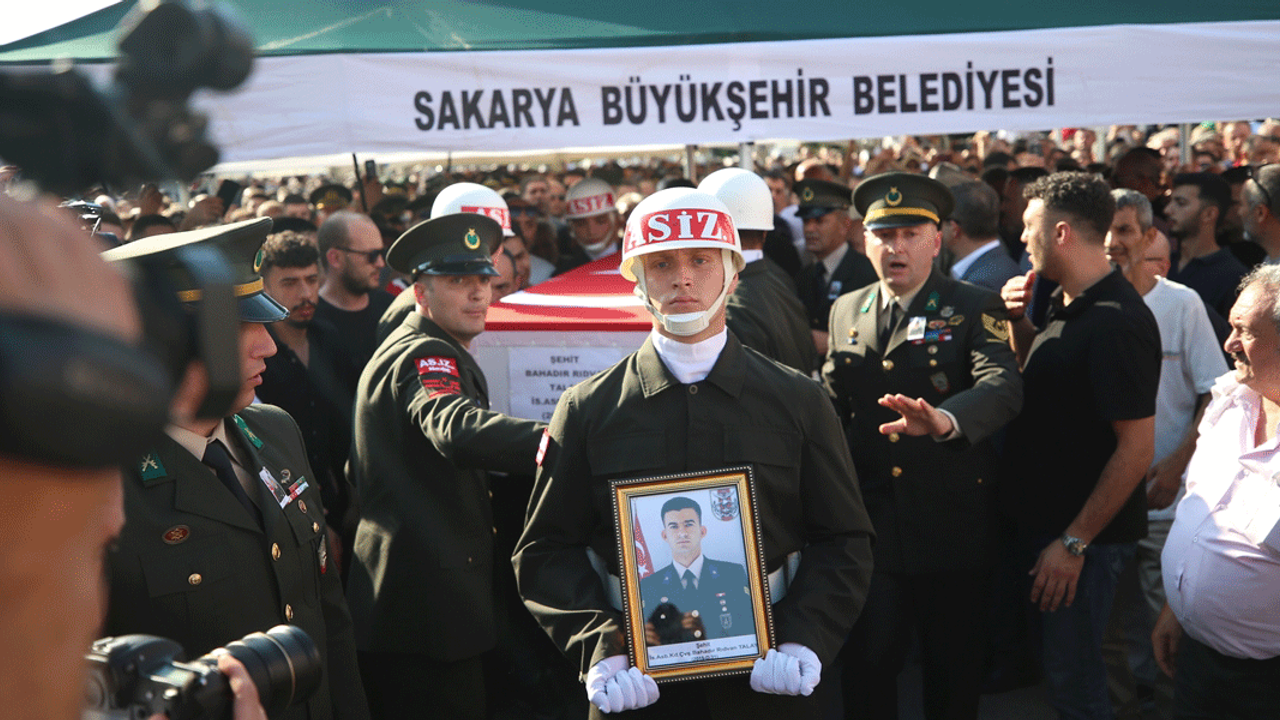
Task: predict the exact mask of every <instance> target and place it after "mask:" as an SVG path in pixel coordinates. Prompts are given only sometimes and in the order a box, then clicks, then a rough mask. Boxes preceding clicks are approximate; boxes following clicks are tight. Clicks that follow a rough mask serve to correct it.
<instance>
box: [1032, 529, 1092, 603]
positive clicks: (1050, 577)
mask: <svg viewBox="0 0 1280 720" xmlns="http://www.w3.org/2000/svg"><path fill="white" fill-rule="evenodd" d="M1083 568H1084V557H1076V556H1075V555H1072V554H1071V553H1069V552H1067V548H1066V546H1064V545H1063V544H1062V542H1061V541H1059V540H1054V541H1052V542H1050V543H1049V546H1048V547H1046V548H1045V549H1044V550H1041V551H1040V557H1039V558H1037V559H1036V564H1035V567H1033V568H1031V572H1030V573H1028V574H1029V575H1032V576H1034V577H1035V581H1034V582H1033V583H1032V586H1031V602H1032V603H1033V604H1034V603H1039V604H1040V612H1045V611H1049V612H1052V611H1054V610H1057V609H1058V608H1059V607H1060V606H1064V607H1071V602H1072V601H1073V600H1075V598H1076V584H1077V583H1078V582H1079V580H1080V570H1081V569H1083Z"/></svg>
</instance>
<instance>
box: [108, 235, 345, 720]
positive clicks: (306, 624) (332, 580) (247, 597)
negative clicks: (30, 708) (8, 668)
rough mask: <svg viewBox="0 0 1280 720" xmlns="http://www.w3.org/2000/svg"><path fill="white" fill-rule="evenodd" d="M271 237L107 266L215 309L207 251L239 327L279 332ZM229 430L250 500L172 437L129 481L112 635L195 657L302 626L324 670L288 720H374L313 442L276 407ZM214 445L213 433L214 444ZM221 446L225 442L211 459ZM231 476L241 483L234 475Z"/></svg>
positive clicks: (208, 240)
mask: <svg viewBox="0 0 1280 720" xmlns="http://www.w3.org/2000/svg"><path fill="white" fill-rule="evenodd" d="M270 228H271V220H269V219H267V218H261V219H257V220H248V221H245V222H240V223H232V224H229V225H222V226H218V227H212V228H204V229H201V230H194V231H191V232H183V233H171V234H168V235H157V236H154V237H150V238H146V239H143V240H139V241H136V242H133V243H129V244H128V245H125V246H122V247H119V248H115V249H113V250H109V251H107V252H106V253H104V254H103V255H104V257H106V258H107V259H109V260H123V259H134V258H141V259H146V260H147V261H151V262H155V263H157V265H158V266H160V267H162V268H164V270H165V271H166V272H167V274H168V277H169V279H170V280H171V281H172V283H173V285H174V289H175V290H176V292H177V296H178V298H179V299H180V300H182V301H183V302H186V303H205V302H206V298H204V295H203V294H204V292H205V289H204V288H202V287H201V284H200V282H199V281H198V280H197V279H196V278H195V277H194V276H193V275H192V273H191V270H190V268H189V267H188V266H187V265H186V264H184V263H183V262H181V261H180V260H179V255H182V254H185V253H186V252H187V250H189V249H195V248H194V247H193V246H196V245H200V246H202V247H200V248H199V250H202V251H208V250H207V249H208V248H214V249H217V250H220V251H221V255H222V256H223V257H224V258H225V261H226V263H227V269H228V270H229V271H230V275H231V283H230V284H231V290H232V295H234V297H235V298H236V300H235V305H234V306H232V308H231V309H232V311H234V312H237V313H238V315H239V320H240V322H241V323H269V322H275V321H278V320H282V319H284V318H285V317H286V316H287V315H288V311H287V310H285V308H284V307H282V306H281V305H280V304H279V303H277V302H276V301H275V300H273V299H271V297H270V296H268V295H266V294H265V293H264V292H263V289H262V277H261V276H260V275H259V274H258V270H259V267H260V266H261V263H262V253H261V250H260V248H261V247H262V243H263V241H264V240H265V239H266V236H267V232H269V230H270ZM215 254H217V253H215ZM201 262H206V263H207V262H208V259H207V258H206V259H204V260H201ZM204 309H205V310H208V309H209V307H208V306H205V307H204ZM241 332H243V330H242V331H241ZM227 350H228V351H229V352H234V350H232V349H227ZM244 371H245V368H241V369H240V373H243V372H244ZM240 373H236V375H235V376H236V377H240ZM240 391H241V392H242V393H243V391H244V387H243V386H242V387H241V388H240ZM220 422H222V423H223V430H224V431H225V436H226V438H227V440H228V441H229V443H230V444H231V445H232V446H234V447H231V448H224V450H223V452H224V454H223V461H224V462H226V461H227V460H228V458H227V456H226V454H225V453H226V451H230V455H231V456H232V457H233V458H236V457H238V458H239V464H240V465H241V466H242V468H243V470H245V471H246V472H247V474H248V475H249V476H250V478H251V479H250V481H249V486H248V487H247V488H246V487H244V486H241V485H237V484H236V483H237V480H239V479H238V478H227V480H226V481H225V484H224V481H223V480H220V479H219V476H218V475H217V474H215V472H214V470H213V469H212V467H211V466H210V465H206V464H205V463H204V462H202V461H201V458H197V457H196V456H195V455H193V454H192V451H191V450H188V449H187V448H186V447H185V446H184V445H181V444H179V443H178V442H177V441H176V440H175V439H174V437H173V436H172V435H167V436H166V437H164V438H162V439H161V441H160V442H159V444H158V445H157V446H156V447H155V448H154V449H153V450H152V452H150V453H149V454H147V455H146V456H145V457H143V458H142V459H141V460H140V461H139V462H138V464H137V465H136V466H134V467H133V468H130V469H128V471H127V472H126V473H125V480H124V512H125V518H126V519H125V524H124V528H123V529H122V530H121V534H120V538H119V540H118V542H117V543H116V545H115V547H114V548H113V549H112V551H111V552H110V553H109V555H108V560H107V573H108V578H107V579H108V583H109V586H110V595H109V608H108V612H107V619H106V625H105V628H106V632H107V633H109V634H113V635H118V634H128V633H146V634H151V635H159V636H162V637H167V638H171V639H173V640H175V641H177V642H178V643H179V644H181V645H182V646H183V648H184V649H185V650H186V653H187V656H188V657H196V656H198V655H201V654H203V653H206V652H208V651H209V650H212V649H213V648H215V647H219V646H222V645H226V644H227V643H229V642H232V641H235V640H239V639H240V638H242V637H243V636H245V635H247V634H249V633H251V632H255V631H264V630H268V629H270V628H271V627H273V626H275V625H279V624H281V623H291V624H293V625H296V626H298V627H299V628H301V629H303V630H305V631H306V632H307V634H308V635H310V636H311V639H312V640H313V641H314V642H315V645H316V648H317V649H318V650H319V651H320V657H321V659H322V660H323V661H324V668H323V675H322V678H321V685H320V688H319V690H318V691H317V692H316V694H315V695H313V696H312V697H311V698H310V699H309V700H308V701H307V702H306V703H304V704H301V705H298V706H295V707H294V708H292V709H290V710H289V711H288V712H286V713H285V714H284V715H282V716H281V717H285V718H291V719H292V718H297V719H299V720H303V719H310V720H323V719H327V718H343V719H344V720H345V719H346V718H357V719H358V718H367V717H368V716H369V711H368V708H367V706H366V705H365V697H364V690H363V688H362V686H361V682H360V675H359V672H358V670H357V667H356V658H355V647H354V641H353V637H352V628H351V617H350V615H349V614H348V613H347V607H346V602H345V600H344V599H343V595H342V585H341V582H340V580H339V579H338V572H337V568H336V567H334V566H333V565H332V564H331V563H330V562H329V557H328V553H329V547H328V537H327V534H326V528H325V521H324V506H323V504H322V502H321V499H320V482H319V480H318V478H317V477H316V475H315V473H314V472H313V469H312V468H311V467H310V466H309V464H308V462H307V454H306V449H305V446H304V444H303V440H302V434H301V433H300V432H299V430H298V426H297V424H296V423H294V421H293V419H292V418H290V417H289V415H288V414H286V413H285V412H284V411H283V410H281V409H280V408H277V407H274V406H270V405H250V406H248V407H245V408H244V409H243V410H241V411H240V413H239V414H237V415H234V416H232V417H231V418H227V419H224V420H222V421H220ZM171 433H174V434H176V431H171ZM216 436H217V433H216V428H215V432H214V433H213V434H212V435H210V436H209V437H216ZM192 437H194V438H198V439H199V440H205V438H203V437H201V436H200V435H199V434H197V433H192ZM211 445H217V446H218V447H221V442H220V441H215V442H213V443H208V444H206V447H209V446H211ZM205 452H206V453H207V452H209V451H208V450H206V451H205ZM226 470H227V472H228V473H234V470H233V469H232V467H231V466H228V467H226ZM241 482H242V481H241ZM232 487H234V488H235V489H234V490H232ZM237 496H239V498H238V497H237Z"/></svg>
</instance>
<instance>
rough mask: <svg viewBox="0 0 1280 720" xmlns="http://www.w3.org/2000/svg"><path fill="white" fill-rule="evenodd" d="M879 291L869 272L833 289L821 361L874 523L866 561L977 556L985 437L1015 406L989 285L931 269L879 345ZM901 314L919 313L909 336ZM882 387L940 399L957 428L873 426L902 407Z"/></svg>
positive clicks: (983, 540)
mask: <svg viewBox="0 0 1280 720" xmlns="http://www.w3.org/2000/svg"><path fill="white" fill-rule="evenodd" d="M881 292H882V290H881V285H880V283H879V282H876V283H873V284H871V285H868V286H866V287H863V288H861V289H859V290H856V291H854V292H851V293H848V294H846V295H843V296H841V297H840V298H838V299H837V300H836V302H835V304H834V305H833V306H832V307H831V318H830V323H829V327H830V329H831V336H830V349H829V351H828V354H827V361H826V363H825V364H824V366H823V378H824V380H825V382H826V385H827V388H828V391H829V392H830V393H831V397H832V398H833V400H834V401H835V404H836V411H837V412H838V413H839V415H840V417H841V420H842V421H843V422H844V423H845V428H846V432H847V435H848V440H849V448H850V450H851V453H852V455H853V462H854V465H855V466H856V467H857V469H858V479H859V480H860V481H861V483H862V496H863V499H864V500H865V502H866V505H867V512H868V513H869V514H870V515H871V522H872V524H873V525H874V526H875V529H876V570H878V571H887V572H913V573H914V572H934V571H942V570H963V569H966V568H975V567H981V566H984V565H987V564H989V563H990V561H991V559H992V558H991V550H992V548H991V542H992V540H993V537H992V532H991V531H992V527H991V524H992V523H993V522H994V519H995V515H994V514H995V486H996V469H997V467H998V465H997V460H996V456H995V450H994V449H993V447H992V445H991V443H990V440H989V439H990V437H991V435H992V433H994V432H996V431H997V430H999V429H1000V428H1001V427H1003V426H1004V425H1005V424H1006V423H1008V422H1009V421H1010V420H1011V419H1013V418H1014V417H1015V416H1016V415H1017V414H1018V412H1019V410H1020V409H1021V408H1022V378H1021V376H1020V375H1019V373H1018V365H1017V360H1016V359H1015V357H1014V355H1013V352H1012V350H1011V349H1010V348H1009V343H1008V334H1007V330H1006V325H1005V310H1004V305H1003V303H1002V302H1001V301H1000V298H999V296H997V295H996V294H994V293H992V292H990V291H989V290H986V289H983V288H980V287H977V286H976V285H970V284H969V283H962V282H957V281H955V280H953V279H951V278H949V277H946V276H944V275H942V274H940V273H939V272H937V271H936V270H935V271H934V272H933V273H932V274H931V275H930V276H929V279H928V280H926V281H925V283H924V285H923V286H921V288H920V290H919V292H917V293H916V296H915V297H914V298H913V299H912V301H911V307H909V308H908V309H907V312H906V314H905V316H904V317H903V319H902V321H901V323H899V325H898V328H897V332H895V333H894V335H893V337H891V338H890V340H889V344H888V347H887V348H881V347H880V343H879V341H878V336H879V325H878V323H877V318H878V317H879V315H880V302H881V298H880V293H881ZM912 318H923V323H924V326H923V336H922V337H920V338H918V339H916V340H908V339H907V338H908V334H909V332H910V324H911V319H912ZM886 393H901V394H903V395H906V396H908V397H911V398H924V399H925V400H926V401H927V402H929V404H931V405H933V406H934V407H938V408H942V409H945V410H947V411H949V412H950V413H951V414H952V415H954V416H955V418H956V421H957V422H958V423H959V424H960V428H961V430H962V432H963V436H962V437H960V438H956V439H954V440H950V441H946V442H938V441H936V440H934V439H933V438H932V437H929V436H924V437H910V436H908V435H906V434H901V435H897V434H895V435H882V434H880V430H879V428H880V425H881V424H882V423H887V422H892V421H894V420H897V419H899V418H900V417H901V416H900V415H898V413H896V412H894V411H892V410H889V409H887V408H884V407H881V406H880V405H879V404H878V403H877V401H878V400H879V399H880V398H881V397H882V396H884V395H885V394H886ZM1048 431H1049V430H1048V429H1046V432H1048Z"/></svg>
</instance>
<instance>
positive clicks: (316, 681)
mask: <svg viewBox="0 0 1280 720" xmlns="http://www.w3.org/2000/svg"><path fill="white" fill-rule="evenodd" d="M226 650H227V652H229V653H231V656H232V657H234V658H235V659H237V660H239V661H240V662H241V663H243V664H244V666H245V669H246V670H248V671H249V677H250V678H252V679H253V684H254V685H255V686H256V687H257V688H258V698H259V699H260V700H261V701H262V707H263V709H264V710H266V711H267V715H268V716H275V715H278V714H279V713H280V712H281V711H283V710H285V709H287V708H289V707H292V706H293V705H296V704H298V703H301V702H304V701H306V700H307V699H308V698H309V697H311V695H312V694H314V693H315V691H316V689H317V688H318V687H319V686H320V653H319V652H318V651H317V650H316V646H315V643H313V642H312V641H311V638H310V637H309V636H308V635H307V633H306V631H304V630H302V629H301V628H298V627H295V626H293V625H277V626H275V627H273V628H271V629H270V630H268V631H266V632H265V633H262V632H255V633H250V634H248V635H246V636H244V637H243V638H242V639H240V640H237V641H235V642H233V643H229V644H228V645H227V647H226ZM214 652H217V651H216V650H215V651H214ZM85 657H86V659H87V660H88V662H89V677H88V680H87V683H86V687H85V695H86V703H85V711H84V714H83V716H82V717H83V720H106V719H112V720H115V719H120V720H125V719H128V720H144V719H145V718H148V717H150V716H152V715H155V714H156V713H163V714H165V715H167V716H168V717H169V718H170V720H223V719H224V718H225V719H226V720H230V718H231V717H232V701H231V687H230V685H229V683H228V681H227V677H226V676H225V675H223V674H222V673H221V672H220V671H219V670H218V659H217V657H215V656H214V654H213V653H210V654H208V655H204V656H203V657H199V658H196V659H195V660H192V661H191V662H183V661H182V659H181V658H182V657H183V653H182V647H181V646H179V645H178V644H177V643H176V642H174V641H172V640H166V639H164V638H158V637H155V636H153V635H122V636H120V637H109V638H102V639H101V640H97V641H95V642H94V643H93V648H92V649H91V650H90V651H89V654H88V655H87V656H85Z"/></svg>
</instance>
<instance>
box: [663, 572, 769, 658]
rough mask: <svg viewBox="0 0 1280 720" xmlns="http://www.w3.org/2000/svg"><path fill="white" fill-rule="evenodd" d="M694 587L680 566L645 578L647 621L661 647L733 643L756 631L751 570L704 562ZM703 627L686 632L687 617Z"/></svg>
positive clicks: (687, 629) (688, 629)
mask: <svg viewBox="0 0 1280 720" xmlns="http://www.w3.org/2000/svg"><path fill="white" fill-rule="evenodd" d="M691 582H693V586H692V587H689V586H687V585H686V584H685V582H684V580H683V579H681V574H680V571H679V568H677V567H676V565H675V563H671V564H669V565H667V566H666V567H663V568H659V569H658V571H657V572H654V573H653V574H651V575H648V576H646V577H644V578H641V579H640V604H641V606H642V607H641V611H640V615H641V617H644V618H645V622H650V623H653V625H654V627H655V632H656V633H657V635H658V637H659V638H660V640H661V644H663V645H670V644H672V643H677V642H690V641H693V640H707V639H715V638H727V637H733V636H735V635H750V634H752V633H754V632H755V625H754V624H753V623H752V622H751V595H750V592H751V590H750V588H749V587H748V582H747V571H746V568H744V567H742V566H741V565H739V564H738V563H733V562H725V561H724V560H712V559H711V558H708V557H703V559H702V574H701V575H699V576H698V578H697V580H696V581H691ZM686 614H688V615H692V616H693V617H695V618H697V619H698V622H699V623H700V624H701V627H693V628H686V627H684V625H683V623H682V622H681V619H682V618H683V617H684V616H685V615H686Z"/></svg>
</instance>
